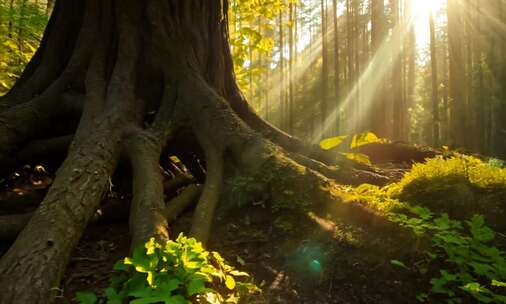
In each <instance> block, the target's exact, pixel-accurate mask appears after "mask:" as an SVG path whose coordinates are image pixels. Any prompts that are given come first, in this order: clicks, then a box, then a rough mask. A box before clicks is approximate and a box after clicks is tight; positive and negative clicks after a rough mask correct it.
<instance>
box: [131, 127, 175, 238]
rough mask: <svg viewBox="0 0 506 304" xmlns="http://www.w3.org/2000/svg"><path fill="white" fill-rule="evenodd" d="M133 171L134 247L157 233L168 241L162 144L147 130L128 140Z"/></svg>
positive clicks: (132, 231) (156, 235)
mask: <svg viewBox="0 0 506 304" xmlns="http://www.w3.org/2000/svg"><path fill="white" fill-rule="evenodd" d="M127 146H128V155H129V158H130V160H131V163H132V170H133V200H132V205H131V207H130V234H131V235H132V247H136V246H138V245H141V244H143V243H145V242H146V241H147V240H149V238H150V237H152V236H154V237H156V238H157V239H158V240H159V241H163V240H168V238H169V232H168V224H167V220H166V218H165V212H164V211H165V202H164V198H163V176H162V172H161V168H160V165H159V161H158V160H159V158H160V153H161V146H160V144H159V142H158V141H157V139H156V138H153V136H151V135H150V134H149V133H147V132H137V133H135V134H134V135H133V136H132V138H130V139H129V140H128V141H127Z"/></svg>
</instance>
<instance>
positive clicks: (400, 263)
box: [390, 260, 409, 269]
mask: <svg viewBox="0 0 506 304" xmlns="http://www.w3.org/2000/svg"><path fill="white" fill-rule="evenodd" d="M390 264H392V265H394V266H397V267H401V268H405V269H409V268H408V267H407V266H406V264H404V263H403V262H401V261H398V260H391V261H390Z"/></svg>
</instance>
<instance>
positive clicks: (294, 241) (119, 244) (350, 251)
mask: <svg viewBox="0 0 506 304" xmlns="http://www.w3.org/2000/svg"><path fill="white" fill-rule="evenodd" d="M404 169H405V168H404V167H403V166H399V168H398V169H395V170H393V171H395V172H397V173H398V172H402V171H404ZM48 171H49V169H48ZM51 181H52V174H51V173H47V172H46V171H45V169H44V167H41V166H40V167H38V166H35V168H29V167H25V168H22V169H20V170H18V172H17V173H16V174H15V175H12V176H11V177H9V178H7V179H6V180H3V181H2V188H1V191H0V210H1V202H2V201H6V200H8V199H9V198H12V197H13V196H18V197H26V198H27V199H42V197H43V196H44V193H45V191H46V190H47V188H48V187H49V186H50V184H51ZM110 194H111V193H110ZM112 196H113V197H115V199H117V200H120V201H121V200H122V201H123V202H122V203H124V204H125V206H127V205H128V200H129V199H130V198H129V197H128V194H127V195H121V194H119V193H114V194H113V195H112ZM120 203H121V202H120ZM30 208H32V209H33V206H32V207H27V210H25V211H28V210H29V209H30ZM277 220H278V218H274V217H273V216H272V213H271V212H270V211H269V210H268V208H265V206H262V205H257V206H251V207H249V208H240V209H235V210H222V211H221V214H220V215H219V216H218V217H217V220H216V223H215V224H214V227H213V237H212V239H211V241H210V242H209V247H210V248H209V249H210V250H215V251H218V252H220V254H221V255H222V256H224V257H225V259H226V260H227V261H229V262H230V264H232V265H234V266H236V267H237V268H239V269H241V270H245V271H247V272H248V273H250V274H251V275H252V276H253V277H254V280H255V282H256V283H257V285H258V286H259V287H261V288H262V290H263V292H262V294H261V295H260V296H258V297H256V298H255V299H254V300H251V301H249V302H248V303H279V304H281V303H308V304H318V303H322V304H323V303H336V304H344V303H350V304H359V303H367V304H375V303H378V304H379V303H382V304H387V303H412V302H415V301H413V299H414V297H413V295H414V292H415V291H414V290H413V286H415V285H416V278H407V277H406V276H405V274H402V273H399V272H398V271H395V270H392V271H391V267H383V266H385V264H389V261H376V262H373V263H372V264H374V265H375V266H374V267H371V262H370V261H367V260H368V259H370V258H371V256H369V255H374V252H370V253H368V252H367V251H366V252H365V253H364V250H361V249H363V248H361V246H360V245H357V244H353V242H351V243H350V242H349V240H348V239H346V238H347V236H344V238H345V239H346V240H344V239H343V235H336V234H335V231H336V229H335V227H331V229H329V228H328V225H327V224H326V223H321V222H318V221H317V222H318V223H314V222H311V221H303V222H300V223H298V224H300V225H301V227H297V229H296V231H297V232H292V231H291V230H292V229H291V227H285V229H283V231H282V233H280V231H279V229H274V228H273V226H274V224H273V222H275V221H277ZM190 225H191V212H187V213H185V214H183V215H182V216H181V217H180V218H179V219H178V220H177V221H176V222H175V223H174V224H173V225H172V227H171V232H172V235H173V236H176V235H177V234H179V232H185V231H188V229H189V227H190ZM285 225H286V223H285ZM329 225H335V223H332V224H329ZM294 231H295V229H294ZM300 231H304V233H303V234H300V233H299V232H300ZM129 244H130V236H129V231H128V221H127V220H126V218H123V217H122V216H119V218H118V219H116V220H114V219H113V220H108V221H106V222H104V223H91V224H90V225H89V227H88V228H87V230H86V232H85V234H84V236H83V237H82V238H81V240H80V242H79V245H78V246H77V248H76V249H75V250H74V252H73V255H72V258H71V260H70V264H69V266H68V268H67V271H66V273H65V276H64V279H63V282H62V285H61V290H60V293H61V297H60V299H59V301H58V303H62V304H63V303H65V304H66V303H76V300H75V299H74V297H75V293H76V292H78V291H93V292H96V293H101V291H102V290H103V289H104V288H106V287H107V286H108V284H109V280H110V278H111V276H112V274H113V273H114V271H113V265H114V263H115V262H116V261H118V260H120V259H122V258H124V257H125V256H128V253H129ZM0 245H2V246H0V256H1V255H2V253H3V252H2V251H6V250H7V248H8V243H5V242H4V243H3V244H0ZM401 245H402V244H401ZM394 246H396V245H394ZM357 253H359V254H357ZM364 254H365V255H364Z"/></svg>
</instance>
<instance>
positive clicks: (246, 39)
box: [228, 0, 287, 91]
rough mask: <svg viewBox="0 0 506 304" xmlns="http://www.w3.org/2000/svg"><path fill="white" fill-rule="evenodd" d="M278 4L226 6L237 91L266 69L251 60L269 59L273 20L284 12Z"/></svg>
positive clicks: (271, 0)
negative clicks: (263, 57)
mask: <svg viewBox="0 0 506 304" xmlns="http://www.w3.org/2000/svg"><path fill="white" fill-rule="evenodd" d="M286 7H287V6H286V4H285V2H284V1H282V0H236V1H231V2H230V9H229V14H228V20H229V28H230V45H231V48H232V54H233V60H234V70H235V74H236V77H237V82H238V84H239V87H240V88H241V89H243V90H244V91H245V90H246V89H247V88H248V87H249V86H251V85H253V84H252V83H250V82H249V78H248V77H249V76H250V75H251V76H258V75H260V74H261V73H263V72H264V70H265V69H269V68H270V67H269V66H262V65H260V64H259V63H258V62H257V61H255V63H253V62H251V61H250V59H253V60H254V59H256V58H252V56H262V55H264V56H266V57H267V58H271V55H272V50H273V47H274V40H273V38H272V37H273V33H274V26H275V18H276V17H277V15H278V14H279V13H280V12H281V11H283V10H285V9H286Z"/></svg>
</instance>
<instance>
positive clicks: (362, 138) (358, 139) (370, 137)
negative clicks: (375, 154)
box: [350, 132, 382, 149]
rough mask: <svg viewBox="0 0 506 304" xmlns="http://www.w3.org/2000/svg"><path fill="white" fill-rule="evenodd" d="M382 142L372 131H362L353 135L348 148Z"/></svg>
mask: <svg viewBox="0 0 506 304" xmlns="http://www.w3.org/2000/svg"><path fill="white" fill-rule="evenodd" d="M378 142H382V140H381V139H380V138H379V137H378V136H376V134H374V133H372V132H364V133H361V134H357V135H354V136H353V139H352V140H351V145H350V148H352V149H355V148H358V147H361V146H364V145H367V144H372V143H378Z"/></svg>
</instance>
